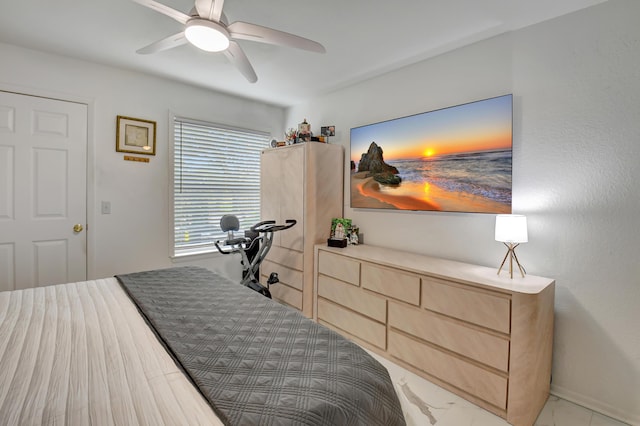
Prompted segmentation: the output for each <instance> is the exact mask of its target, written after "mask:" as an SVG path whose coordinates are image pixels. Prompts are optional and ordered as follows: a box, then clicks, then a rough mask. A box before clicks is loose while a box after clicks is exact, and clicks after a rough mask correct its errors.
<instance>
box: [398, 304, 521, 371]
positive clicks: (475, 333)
mask: <svg viewBox="0 0 640 426" xmlns="http://www.w3.org/2000/svg"><path fill="white" fill-rule="evenodd" d="M389 325H390V326H391V327H394V328H397V329H399V330H402V331H404V332H405V333H408V334H411V335H412V336H415V337H418V338H420V339H422V340H426V341H428V342H431V343H433V344H434V345H437V346H440V347H443V348H445V349H448V350H450V351H453V352H456V353H458V354H460V355H463V356H465V357H468V358H471V359H473V360H476V361H478V362H481V363H483V364H486V365H488V366H491V367H493V368H496V369H498V370H502V371H504V372H507V371H508V369H509V340H508V339H507V338H506V337H499V336H496V335H494V334H490V333H486V332H483V331H480V330H477V329H474V328H470V327H468V326H466V325H464V324H462V323H461V322H459V321H455V320H451V319H449V318H445V317H443V316H442V315H438V314H435V313H433V312H429V311H425V310H421V309H418V308H415V309H414V308H411V307H409V306H406V305H403V304H400V303H396V302H391V301H390V302H389Z"/></svg>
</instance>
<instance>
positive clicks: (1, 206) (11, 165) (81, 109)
mask: <svg viewBox="0 0 640 426" xmlns="http://www.w3.org/2000/svg"><path fill="white" fill-rule="evenodd" d="M86 153H87V106H86V105H83V104H77V103H73V102H66V101H60V100H54V99H47V98H40V97H35V96H27V95H20V94H15V93H9V92H3V91H0V291H3V290H13V289H20V288H28V287H39V286H44V285H49V284H60V283H64V282H75V281H83V280H86V279H87V261H86V258H87V254H86V248H87V238H86V230H85V229H84V228H86V217H87V213H86V210H87V207H86V189H87V188H86V176H87V173H86V168H87V165H86V164H87V154H86ZM74 228H75V229H74Z"/></svg>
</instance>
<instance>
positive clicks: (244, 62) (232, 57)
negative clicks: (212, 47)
mask: <svg viewBox="0 0 640 426" xmlns="http://www.w3.org/2000/svg"><path fill="white" fill-rule="evenodd" d="M224 55H225V56H226V57H227V58H228V59H229V61H231V63H232V64H233V65H235V66H236V68H238V70H239V71H240V72H241V73H242V75H244V76H245V78H246V79H247V80H249V83H255V82H256V81H258V76H257V75H256V72H255V71H254V70H253V67H252V66H251V64H250V63H249V59H247V55H245V54H244V51H243V50H242V48H241V47H240V45H239V44H238V43H236V42H235V41H233V40H231V42H230V43H229V48H228V49H227V50H225V51H224Z"/></svg>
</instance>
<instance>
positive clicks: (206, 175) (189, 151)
mask: <svg viewBox="0 0 640 426" xmlns="http://www.w3.org/2000/svg"><path fill="white" fill-rule="evenodd" d="M173 134H174V155H173V229H174V233H173V234H174V238H173V241H174V255H175V256H181V255H186V254H195V253H205V252H209V251H214V250H216V249H215V246H214V245H213V244H214V242H215V241H216V240H219V239H223V238H224V237H225V236H226V233H224V232H222V230H221V229H220V218H221V217H222V216H223V215H225V214H234V215H236V216H237V217H238V219H239V220H240V229H241V230H242V229H248V228H250V227H251V226H252V225H254V224H255V223H257V222H258V221H259V220H260V152H261V151H262V149H264V148H265V147H266V146H267V141H268V140H269V135H268V134H267V133H262V132H257V131H252V130H244V129H237V128H231V127H225V126H221V125H217V124H211V123H203V122H196V121H191V120H186V119H182V118H174V129H173Z"/></svg>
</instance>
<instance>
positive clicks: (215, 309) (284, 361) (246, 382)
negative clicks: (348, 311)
mask: <svg viewBox="0 0 640 426" xmlns="http://www.w3.org/2000/svg"><path fill="white" fill-rule="evenodd" d="M117 278H118V280H119V281H120V283H121V284H122V285H123V287H124V288H125V290H126V291H127V293H128V294H129V296H130V297H131V298H132V300H133V301H134V302H135V303H136V305H137V306H138V309H139V310H140V312H141V313H142V315H143V316H144V317H145V318H146V320H147V322H148V323H149V324H150V325H151V327H152V328H153V329H154V331H155V332H156V335H157V336H158V338H159V339H160V340H161V341H162V342H163V344H164V345H165V346H166V347H167V349H168V351H169V352H170V353H171V354H172V356H173V357H174V359H175V360H176V362H177V363H178V364H179V365H180V366H181V367H182V368H183V369H184V371H185V372H186V373H187V374H188V376H190V378H191V380H192V381H193V382H194V383H195V384H196V385H197V387H198V388H199V389H200V392H201V393H202V394H203V395H204V396H205V397H206V399H207V400H208V401H209V402H210V404H211V406H212V407H213V409H214V410H215V412H216V414H217V415H218V416H219V417H220V419H221V420H222V421H223V422H224V423H225V424H227V425H331V426H339V425H366V426H374V425H381V426H392V425H404V424H405V421H404V418H403V416H402V410H401V408H400V403H399V401H398V398H397V395H396V394H395V392H394V387H393V384H392V383H391V380H390V378H389V374H388V373H387V371H386V369H385V368H384V367H383V366H382V365H381V364H380V363H379V362H377V361H376V360H375V359H373V358H372V357H371V356H370V355H369V354H368V353H366V352H365V351H364V350H363V349H362V348H360V347H359V346H357V345H355V344H354V343H352V342H350V341H348V340H346V339H344V338H343V337H342V336H340V335H339V334H337V333H335V332H333V331H332V330H329V329H328V328H326V327H324V326H322V325H319V324H316V323H315V322H313V321H311V320H309V319H308V318H306V317H304V316H303V315H302V314H301V313H299V312H298V311H296V310H294V309H291V308H288V307H285V306H282V305H280V304H279V303H277V302H275V301H273V300H271V299H267V298H266V297H264V296H262V295H260V294H258V293H256V292H254V291H252V290H250V289H249V288H247V287H243V286H241V285H240V284H237V283H234V282H231V281H229V280H227V279H226V278H223V277H221V276H219V275H216V274H215V273H213V272H211V271H209V270H207V269H204V268H198V267H179V268H170V269H161V270H154V271H148V272H139V273H133V274H125V275H118V276H117Z"/></svg>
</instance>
